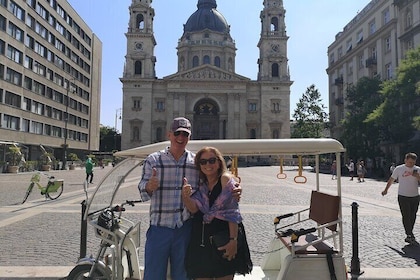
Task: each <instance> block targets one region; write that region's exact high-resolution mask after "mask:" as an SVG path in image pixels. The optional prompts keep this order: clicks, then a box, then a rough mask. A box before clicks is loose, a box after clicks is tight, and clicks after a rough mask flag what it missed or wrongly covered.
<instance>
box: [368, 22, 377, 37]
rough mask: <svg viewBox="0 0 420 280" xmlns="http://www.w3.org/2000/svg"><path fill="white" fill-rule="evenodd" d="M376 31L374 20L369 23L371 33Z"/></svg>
mask: <svg viewBox="0 0 420 280" xmlns="http://www.w3.org/2000/svg"><path fill="white" fill-rule="evenodd" d="M375 32H376V23H375V21H374V20H373V21H371V22H370V23H369V35H372V34H373V33H375Z"/></svg>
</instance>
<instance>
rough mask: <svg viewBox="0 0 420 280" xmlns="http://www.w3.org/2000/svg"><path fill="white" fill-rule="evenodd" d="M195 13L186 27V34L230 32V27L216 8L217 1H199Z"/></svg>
mask: <svg viewBox="0 0 420 280" xmlns="http://www.w3.org/2000/svg"><path fill="white" fill-rule="evenodd" d="M197 8H198V10H197V11H195V12H194V13H193V14H192V15H191V16H190V18H189V19H188V20H187V23H186V24H185V25H184V32H194V31H201V30H204V29H210V30H212V31H217V32H223V33H224V32H229V25H228V23H227V21H226V19H225V18H224V16H223V15H222V14H221V13H219V12H218V11H217V10H216V8H217V4H216V0H199V1H198V4H197Z"/></svg>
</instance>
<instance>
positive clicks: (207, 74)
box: [163, 64, 250, 82]
mask: <svg viewBox="0 0 420 280" xmlns="http://www.w3.org/2000/svg"><path fill="white" fill-rule="evenodd" d="M163 79H164V80H166V81H171V80H172V81H179V80H183V81H185V80H189V81H226V82H235V81H249V80H250V79H249V78H247V77H244V76H241V75H238V74H236V73H232V72H229V71H225V70H223V69H220V68H219V67H216V66H213V65H208V64H206V65H201V66H199V67H195V68H193V69H188V70H185V71H181V72H177V73H175V74H172V75H169V76H166V77H164V78H163Z"/></svg>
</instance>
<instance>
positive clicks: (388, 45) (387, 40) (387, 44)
mask: <svg viewBox="0 0 420 280" xmlns="http://www.w3.org/2000/svg"><path fill="white" fill-rule="evenodd" d="M385 51H386V52H390V51H391V37H387V38H385Z"/></svg>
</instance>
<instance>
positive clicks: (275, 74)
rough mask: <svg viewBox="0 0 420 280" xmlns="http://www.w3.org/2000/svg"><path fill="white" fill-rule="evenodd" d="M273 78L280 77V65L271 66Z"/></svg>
mask: <svg viewBox="0 0 420 280" xmlns="http://www.w3.org/2000/svg"><path fill="white" fill-rule="evenodd" d="M271 77H279V65H278V64H277V63H273V64H272V65H271Z"/></svg>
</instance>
